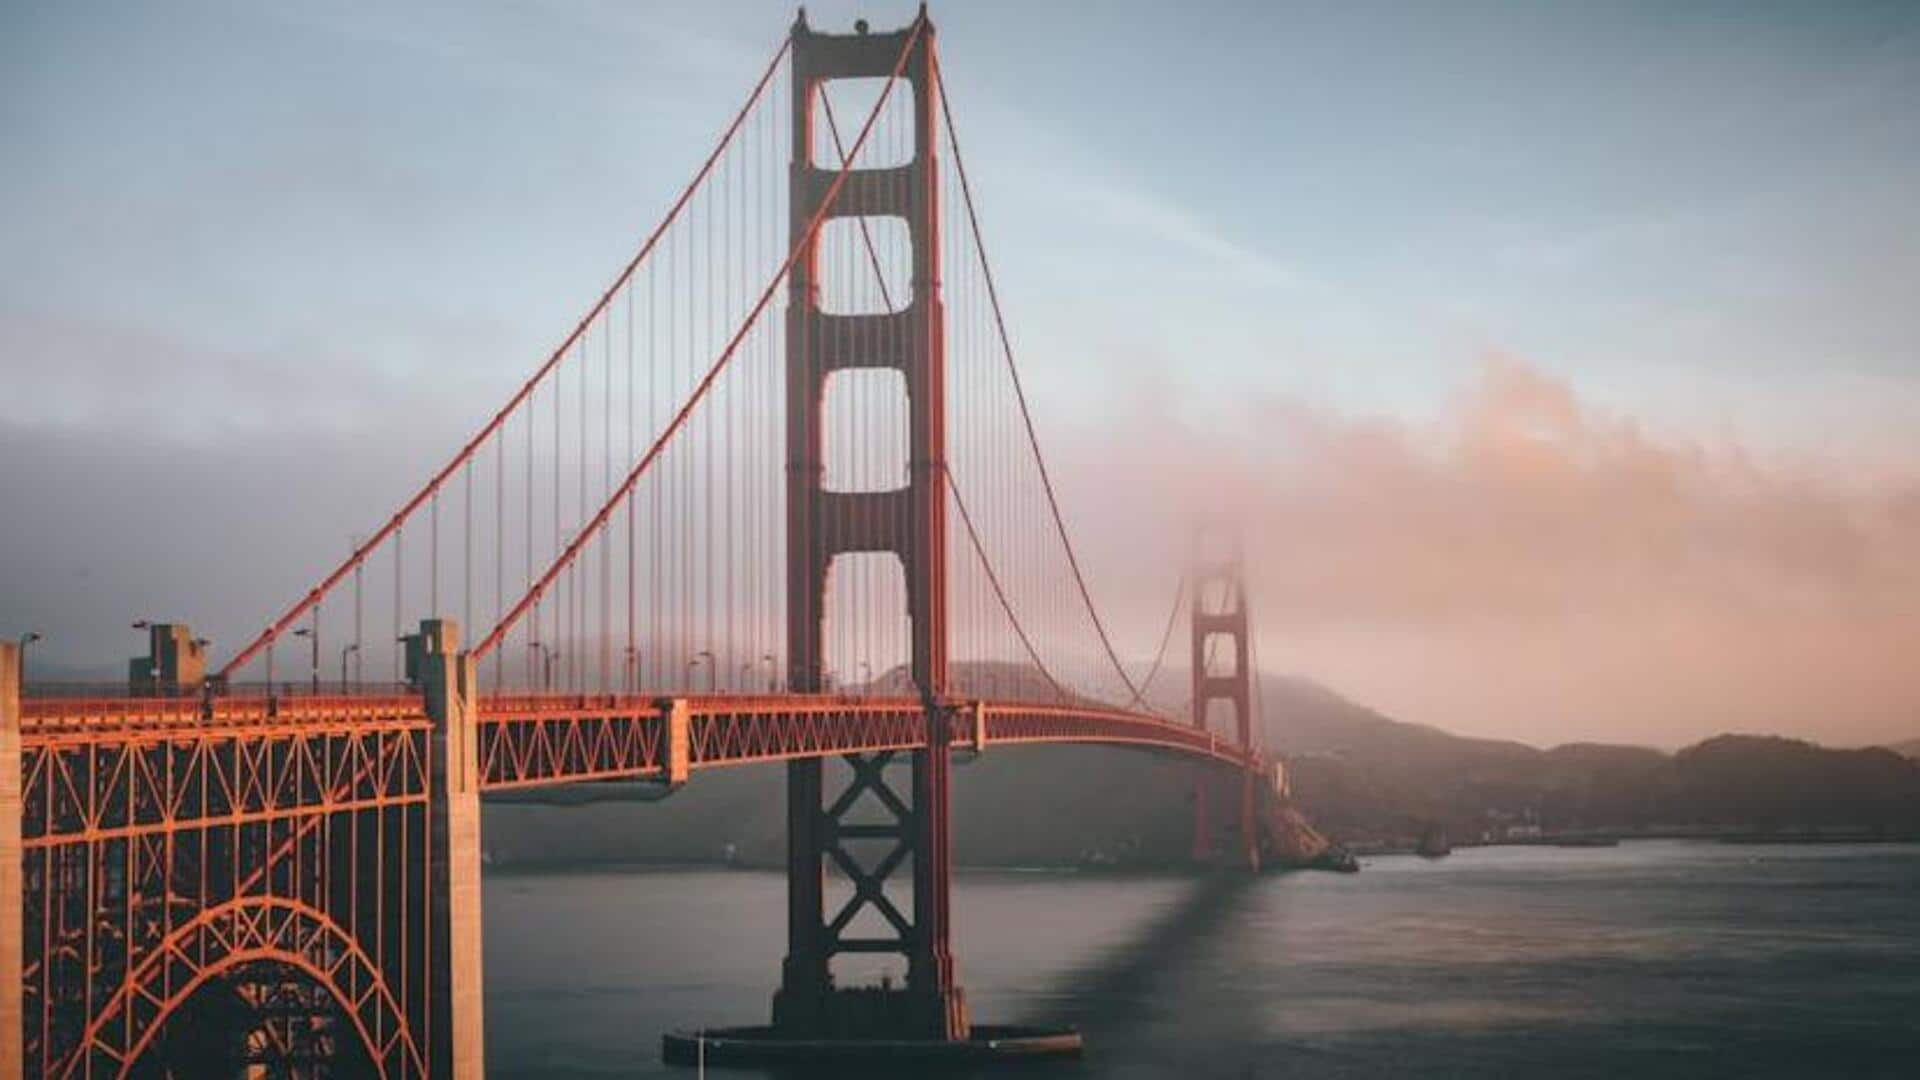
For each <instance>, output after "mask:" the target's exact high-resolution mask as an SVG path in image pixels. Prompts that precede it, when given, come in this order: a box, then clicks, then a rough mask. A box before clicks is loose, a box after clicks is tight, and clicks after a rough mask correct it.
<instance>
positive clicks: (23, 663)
mask: <svg viewBox="0 0 1920 1080" xmlns="http://www.w3.org/2000/svg"><path fill="white" fill-rule="evenodd" d="M39 640H40V631H38V630H29V631H27V632H26V633H24V634H21V635H20V685H22V686H25V685H26V684H27V646H29V645H31V644H33V643H34V642H36V641H39Z"/></svg>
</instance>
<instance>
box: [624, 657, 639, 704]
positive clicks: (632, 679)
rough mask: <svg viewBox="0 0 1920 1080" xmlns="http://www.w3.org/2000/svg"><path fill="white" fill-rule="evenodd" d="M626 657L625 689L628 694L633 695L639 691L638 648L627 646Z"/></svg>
mask: <svg viewBox="0 0 1920 1080" xmlns="http://www.w3.org/2000/svg"><path fill="white" fill-rule="evenodd" d="M626 656H627V670H626V689H627V692H628V693H633V692H634V691H636V690H638V689H640V646H638V645H629V646H627V650H626Z"/></svg>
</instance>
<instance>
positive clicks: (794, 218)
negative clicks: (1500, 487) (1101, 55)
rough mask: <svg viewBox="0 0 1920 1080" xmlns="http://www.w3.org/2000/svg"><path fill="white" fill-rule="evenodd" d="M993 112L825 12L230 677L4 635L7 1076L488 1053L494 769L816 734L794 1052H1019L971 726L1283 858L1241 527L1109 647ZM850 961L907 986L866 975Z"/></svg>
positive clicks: (669, 767) (232, 666)
mask: <svg viewBox="0 0 1920 1080" xmlns="http://www.w3.org/2000/svg"><path fill="white" fill-rule="evenodd" d="M961 145H962V144H961V141H960V134H959V131H958V129H957V128H956V126H955V123H954V109H953V107H952V102H951V100H950V98H949V97H948V95H947V93H946V87H945V84H944V81H943V80H942V78H941V74H940V67H939V63H938V60H937V54H936V50H935V32H934V27H933V25H932V23H931V22H930V21H929V19H928V18H927V16H926V14H925V12H924V10H923V11H922V12H921V14H920V15H919V17H918V18H916V19H915V20H914V21H913V22H912V23H911V24H910V25H908V26H906V27H905V28H902V29H899V30H897V31H891V32H869V31H868V29H867V28H866V26H865V25H864V24H861V25H860V26H858V27H857V28H856V29H855V30H854V32H851V33H823V32H818V31H816V30H814V29H813V28H811V27H810V26H809V25H808V24H807V21H806V17H805V14H804V12H803V13H802V14H801V16H800V18H799V20H798V21H797V22H796V23H795V24H794V26H793V28H792V31H791V33H790V34H789V35H788V36H787V37H786V38H785V40H784V41H783V42H782V43H781V44H780V46H779V47H778V49H777V50H776V51H775V52H774V55H773V56H772V58H771V59H770V60H769V61H768V62H767V63H766V65H765V67H764V69H763V70H762V71H761V72H760V74H759V76H758V78H757V80H756V81H755V82H754V84H753V86H752V89H751V91H750V92H749V93H748V95H747V97H746V100H745V102H744V104H742V105H740V106H739V108H738V109H737V111H735V112H733V113H732V114H731V116H730V118H729V120H728V122H727V123H726V125H725V127H724V129H723V131H722V132H721V134H720V136H719V137H718V139H717V140H716V141H715V143H714V145H713V148H712V151H711V153H710V154H708V155H707V156H706V157H705V159H704V160H703V161H701V162H700V163H699V166H698V168H697V170H696V171H695V172H694V175H693V177H692V179H691V180H690V181H689V182H688V183H687V184H686V186H685V187H684V189H683V190H682V191H681V192H680V194H679V197H678V198H677V199H676V200H675V201H674V202H673V204H672V205H671V207H669V209H668V210H667V212H666V214H665V216H664V217H663V218H662V219H661V220H660V221H659V223H658V225H657V226H656V227H654V228H653V229H652V230H651V232H649V233H648V234H647V235H646V236H645V238H644V240H643V241H642V242H641V243H640V244H639V246H638V250H637V253H636V254H635V255H634V256H633V258H632V260H631V261H630V262H629V263H628V264H627V265H626V266H625V267H624V268H622V269H621V270H620V271H619V273H618V274H617V275H616V276H615V277H614V278H613V280H612V283H611V284H610V285H609V286H608V287H607V288H606V290H605V291H604V292H603V293H602V294H601V295H600V296H599V297H598V298H597V299H596V300H595V301H594V302H593V303H592V304H591V306H589V307H588V308H587V310H586V313H585V315H584V316H582V317H581V318H580V320H579V321H578V323H577V324H576V325H575V326H574V327H573V328H572V330H571V332H570V333H568V334H567V335H566V336H565V337H564V339H563V340H561V341H560V343H559V344H558V346H557V347H555V348H554V349H553V350H552V352H551V353H550V354H549V355H547V356H546V357H545V358H544V360H543V361H542V362H540V363H539V364H538V366H537V367H536V368H535V369H534V370H533V373H532V375H531V376H530V377H529V378H527V379H526V380H525V382H524V383H523V384H521V385H520V386H519V387H518V388H517V389H515V390H514V391H513V393H512V394H511V396H510V397H508V398H507V400H506V402H505V404H504V405H503V406H502V407H501V408H500V409H499V410H498V411H497V412H495V413H493V414H492V415H491V416H490V417H489V418H487V419H486V421H485V423H484V424H482V425H481V426H480V427H479V428H478V430H477V431H476V432H475V433H474V434H473V436H472V437H471V439H470V440H468V441H467V442H466V443H464V445H462V446H461V447H460V448H459V449H458V451H457V452H456V453H454V454H453V455H452V456H451V457H449V458H448V459H446V461H445V464H444V465H443V466H442V467H441V468H439V469H438V470H437V471H436V472H434V473H433V475H432V476H431V477H430V478H429V479H427V481H426V482H425V483H424V484H422V485H421V486H419V487H418V488H417V489H415V490H414V491H413V492H412V493H411V495H410V496H409V497H407V498H406V499H405V500H404V501H403V502H402V503H401V504H400V505H399V508H398V510H397V511H395V512H393V513H392V514H391V516H389V517H387V518H386V519H385V521H384V523H382V524H381V525H380V526H379V527H378V528H377V529H375V530H373V531H372V532H371V533H370V534H369V535H368V536H367V538H366V539H365V540H364V541H363V542H361V543H358V544H356V545H355V546H354V547H353V549H352V551H351V552H350V554H349V555H348V556H347V557H346V558H345V559H344V560H343V561H342V562H341V563H340V564H339V565H338V566H336V567H333V568H331V569H330V570H329V571H328V572H327V573H325V575H324V576H322V577H321V578H320V579H319V580H318V582H317V584H315V585H314V586H313V587H312V588H311V589H309V590H307V591H306V592H304V593H302V594H300V595H299V596H298V598H297V600H295V601H294V602H292V603H291V604H289V605H288V606H286V607H285V608H284V609H282V610H281V611H280V612H279V613H278V614H277V615H275V616H274V617H273V618H272V620H271V622H268V623H266V624H265V629H264V630H262V631H261V632H260V633H259V634H258V636H257V637H256V638H254V639H253V640H252V641H250V642H248V643H247V644H245V645H244V647H242V648H240V649H238V650H237V651H236V652H234V653H233V654H232V655H231V657H230V658H227V659H225V660H224V661H223V662H222V663H220V664H219V665H217V666H215V665H213V664H211V663H209V662H208V660H207V658H206V643H205V642H202V641H200V640H198V639H195V638H194V637H193V635H192V632H191V631H190V630H189V629H187V628H186V627H185V626H184V625H181V624H177V623H176V624H156V625H152V626H149V627H146V629H147V630H148V633H149V637H150V642H151V647H150V649H149V652H148V654H147V655H146V656H144V657H140V658H136V659H135V660H134V661H133V662H132V664H131V665H130V668H129V687H128V690H127V692H126V693H125V694H124V695H121V696H112V697H107V696H77V695H73V694H54V693H45V694H43V693H36V692H34V691H33V688H31V687H28V688H27V692H25V693H23V692H22V685H21V675H20V656H19V651H18V648H17V647H16V646H13V645H5V646H0V900H4V902H5V904H6V905H7V912H6V918H5V919H4V922H3V923H0V1070H5V1071H8V1072H16V1071H17V1073H18V1074H24V1075H28V1076H36V1077H39V1076H48V1077H53V1076H59V1077H106V1076H113V1077H121V1076H133V1075H190V1074H192V1072H191V1066H190V1065H188V1066H183V1065H182V1064H181V1063H183V1062H187V1063H191V1062H196V1061H207V1060H215V1061H222V1062H228V1063H235V1064H236V1067H240V1066H263V1067H266V1068H267V1069H269V1070H271V1071H276V1072H281V1073H286V1074H289V1075H309V1074H336V1075H382V1076H477V1075H480V1074H481V1072H482V1070H483V1048H484V1034H483V1032H484V1028H483V1016H482V993H481V990H482V983H483V970H482V967H483V965H482V955H481V933H480V931H481V905H480V896H481V892H480V876H481V872H482V862H483V858H482V847H481V832H480V825H481V822H480V805H481V800H482V798H483V797H485V796H487V795H488V794H489V793H505V792H525V791H530V790H538V789H543V788H551V787H553V786H556V785H565V784H591V783H644V784H649V785H654V786H656V787H657V788H659V789H660V790H662V791H671V790H673V789H675V788H677V787H678V786H680V785H682V784H685V783H687V782H689V781H690V780H691V779H692V778H693V777H694V776H695V774H697V773H699V772H701V771H703V770H708V769H719V768H729V767H736V766H742V765H749V764H755V763H768V762H780V763H784V769H785V791H786V800H787V834H788V857H787V875H788V905H787V913H786V918H787V951H786V955H785V956H784V958H782V959H781V961H780V963H779V965H778V966H777V971H776V968H775V965H774V964H773V959H774V958H771V957H769V982H770V984H772V985H774V986H776V987H777V988H776V989H775V991H774V994H773V999H772V1006H771V1015H770V1018H769V1023H768V1024H767V1025H766V1027H765V1028H763V1029H756V1034H757V1035H759V1036H763V1037H765V1038H766V1039H769V1040H774V1041H780V1040H785V1041H786V1042H788V1043H795V1044H814V1045H820V1044H826V1043H834V1044H839V1045H845V1044H848V1043H861V1042H863V1041H864V1042H865V1043H867V1044H873V1043H876V1042H893V1043H920V1044H938V1045H951V1046H964V1045H973V1046H987V1045H991V1043H992V1041H993V1040H992V1039H991V1038H990V1037H989V1036H991V1035H993V1033H994V1029H990V1028H987V1027H986V1026H984V1025H977V1024H975V1023H974V1022H973V1021H972V1018H971V1017H970V1016H969V1013H968V1009H967V1006H966V1001H965V996H964V992H963V990H962V986H961V982H960V980H959V978H958V976H957V974H956V965H955V960H954V955H953V951H952V948H951V944H950V914H949V903H948V893H949V884H950V880H949V879H950V861H949V851H948V836H949V829H950V823H949V818H948V807H949V797H948V795H949V786H950V783H951V778H950V768H951V763H952V757H953V755H954V753H955V752H971V753H981V752H988V751H989V748H996V750H995V752H997V748H999V747H1003V746H1006V747H1012V746H1018V745H1022V744H1033V743H1096V744H1111V745H1118V746H1127V747H1136V748H1139V749H1141V750H1145V751H1150V752H1155V753H1160V754H1166V755H1174V756H1178V757H1181V758H1184V759H1188V760H1190V761H1192V762H1193V763H1194V768H1195V776H1196V782H1195V795H1196V797H1195V804H1194V853H1195V856H1196V858H1201V859H1214V860H1221V859H1224V860H1226V861H1230V862H1234V863H1239V864H1243V865H1245V866H1248V867H1253V868H1257V867H1258V865H1259V862H1260V859H1261V858H1262V855H1263V849H1265V848H1266V847H1267V846H1268V845H1270V844H1272V843H1274V830H1273V829H1272V828H1271V827H1269V824H1268V822H1269V820H1270V818H1271V817H1272V815H1273V814H1274V813H1275V812H1276V808H1278V807H1282V806H1284V803H1285V794H1284V790H1283V786H1282V785H1281V784H1280V783H1278V782H1277V781H1276V779H1275V776H1274V774H1273V772H1272V771H1271V768H1270V765H1269V763H1268V762H1267V761H1265V760H1264V759H1263V757H1262V754H1261V753H1260V751H1259V750H1258V749H1257V748H1256V746H1255V740H1254V717H1255V713H1256V711H1257V707H1258V703H1257V702H1256V701H1255V700H1254V694H1255V685H1254V680H1252V679H1250V678H1249V674H1250V672H1251V671H1253V670H1255V667H1256V660H1255V658H1254V656H1253V655H1252V641H1253V638H1252V636H1251V634H1250V633H1249V625H1248V618H1249V612H1248V607H1247V601H1246V590H1245V587H1244V584H1243V582H1242V579H1241V575H1240V572H1239V560H1238V558H1237V557H1236V556H1235V555H1234V554H1233V552H1232V551H1231V550H1222V549H1218V548H1211V547H1208V546H1206V545H1201V546H1200V547H1199V548H1198V549H1197V552H1198V553H1197V557H1196V560H1195V562H1194V566H1193V568H1192V569H1191V570H1189V571H1188V572H1187V573H1185V574H1184V575H1182V576H1181V578H1180V580H1179V583H1178V585H1177V587H1176V588H1175V589H1174V590H1173V595H1172V596H1171V597H1170V601H1169V609H1168V614H1167V617H1166V621H1165V624H1164V625H1165V630H1164V632H1163V633H1162V634H1161V635H1160V639H1159V641H1158V647H1157V650H1156V652H1155V655H1154V656H1153V659H1152V661H1151V663H1150V664H1136V665H1134V667H1133V668H1131V669H1130V668H1129V666H1128V665H1127V664H1126V663H1123V662H1122V659H1121V657H1120V654H1119V650H1118V649H1117V647H1116V644H1115V642H1114V640H1113V638H1112V636H1111V635H1110V634H1109V630H1108V626H1107V624H1106V623H1105V622H1104V621H1103V620H1102V618H1101V615H1100V611H1099V608H1098V607H1097V606H1096V604H1095V603H1094V594H1093V590H1092V588H1091V585H1090V583H1089V581H1088V579H1087V576H1086V574H1085V573H1084V572H1083V570H1082V566H1081V563H1080V560H1079V558H1078V555H1077V553H1076V550H1075V548H1074V546H1073V543H1072V538H1071V533H1070V531H1069V529H1068V527H1067V523H1066V521H1065V519H1064V517H1063V515H1062V513H1061V509H1060V506H1059V503H1058V500H1057V499H1056V493H1055V491H1054V487H1053V482H1052V480H1051V478H1050V477H1049V474H1048V471H1047V465H1046V461H1045V458H1044V457H1043V456H1042V454H1041V451H1040V443H1039V441H1038V438H1037V435H1036V432H1035V426H1034V422H1033V417H1032V415H1031V412H1030V411H1029V407H1028V400H1027V395H1026V391H1025V389H1024V387H1023V385H1022V382H1021V378H1020V368H1019V366H1018V363H1017V358H1016V354H1015V351H1014V349H1013V346H1012V339H1011V337H1010V335H1009V333H1008V327H1007V323H1006V319H1005V317H1004V314H1003V308H1002V303H1001V296H1000V294H999V291H998V289H997V288H996V284H995V279H994V276H993V272H992V264H991V263H990V261H989V259H988V252H987V249H986V247H985V244H984V241H983V230H982V220H981V215H980V213H979V210H978V207H977V205H976V202H975V189H974V186H973V184H972V183H971V182H970V178H969V176H968V173H967V170H966V165H965V158H964V156H963V153H962V149H961ZM943 227H944V228H943ZM1182 612H1186V613H1187V614H1188V620H1187V621H1188V629H1189V634H1188V637H1189V640H1190V643H1191V648H1192V652H1191V656H1190V658H1189V661H1190V665H1191V671H1192V679H1191V685H1190V687H1188V688H1187V689H1188V690H1190V701H1189V702H1188V703H1185V704H1184V705H1181V706H1175V707H1169V706H1168V705H1167V704H1166V699H1168V698H1172V699H1175V700H1177V699H1178V698H1180V697H1181V696H1182V694H1181V691H1180V690H1177V689H1176V690H1173V691H1172V692H1171V693H1168V692H1166V688H1164V687H1163V688H1162V692H1161V694H1160V695H1159V696H1156V694H1155V684H1156V682H1157V681H1158V680H1159V677H1160V675H1161V673H1162V671H1163V669H1164V668H1165V667H1166V665H1165V663H1164V661H1165V659H1166V656H1167V650H1168V646H1169V644H1170V642H1171V641H1172V640H1173V639H1174V637H1175V636H1176V635H1175V630H1176V629H1177V627H1178V624H1179V616H1180V614H1181V613H1182ZM336 661H337V663H336ZM1215 706H1219V707H1220V708H1218V709H1216V708H1215ZM1218 712H1224V713H1225V714H1227V715H1228V716H1230V717H1231V719H1230V721H1228V722H1227V723H1226V724H1224V725H1219V726H1220V727H1223V728H1224V730H1215V727H1216V725H1214V724H1210V723H1209V717H1210V716H1212V715H1214V714H1216V713H1218ZM862 956H868V957H873V956H877V957H881V958H892V959H891V961H890V962H893V963H898V964H900V965H902V966H903V967H904V978H903V979H901V980H900V981H899V982H898V983H894V982H891V981H889V982H886V983H884V984H882V985H877V986H850V985H842V983H843V982H845V981H846V973H845V969H846V968H847V966H848V963H849V961H853V960H856V959H859V958H860V957H862ZM1001 1034H1005V1033H1001Z"/></svg>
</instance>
